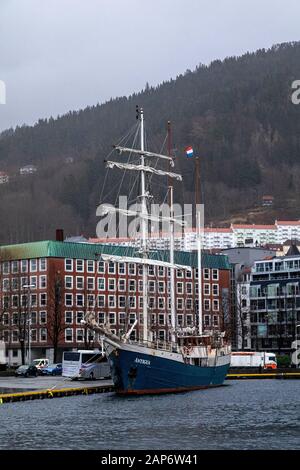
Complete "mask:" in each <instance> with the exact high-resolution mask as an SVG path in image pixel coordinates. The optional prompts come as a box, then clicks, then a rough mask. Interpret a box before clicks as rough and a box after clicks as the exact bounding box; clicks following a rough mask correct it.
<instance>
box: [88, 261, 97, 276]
mask: <svg viewBox="0 0 300 470" xmlns="http://www.w3.org/2000/svg"><path fill="white" fill-rule="evenodd" d="M87 272H88V273H94V272H95V261H93V260H91V259H89V260H87Z"/></svg>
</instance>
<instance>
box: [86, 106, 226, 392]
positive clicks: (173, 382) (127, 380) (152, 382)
mask: <svg viewBox="0 0 300 470" xmlns="http://www.w3.org/2000/svg"><path fill="white" fill-rule="evenodd" d="M138 120H139V134H140V139H139V140H140V148H139V149H135V148H127V147H122V146H116V147H115V150H117V151H118V152H119V154H122V153H124V152H130V154H131V155H132V154H133V155H134V156H135V157H136V158H138V164H133V163H123V162H116V161H107V162H106V165H107V167H109V168H118V169H123V170H126V171H127V170H130V171H137V172H139V174H140V185H139V187H140V194H139V201H140V210H139V211H138V213H137V215H138V217H139V218H140V224H141V235H142V236H141V247H140V250H139V251H138V254H137V255H136V256H131V257H124V256H122V257H121V256H117V255H113V254H102V255H101V258H102V260H103V261H106V262H115V263H137V264H138V265H140V267H141V269H142V281H143V322H142V338H138V339H137V340H136V339H135V340H132V339H131V334H132V332H133V330H134V328H135V327H136V325H137V323H138V321H137V320H135V322H134V323H133V324H132V325H131V327H130V328H129V329H128V331H127V332H125V333H124V334H123V335H122V336H118V335H116V334H114V333H113V332H112V331H111V329H110V327H109V325H106V324H99V323H97V321H96V318H95V315H94V313H93V312H90V313H87V315H86V317H85V323H86V325H87V326H88V327H89V328H90V329H92V330H94V331H98V332H99V333H100V335H101V341H102V344H103V346H104V349H105V353H106V355H107V357H108V360H109V362H110V366H111V374H112V379H113V382H114V385H115V390H116V393H117V394H122V395H141V394H161V393H170V392H183V391H189V390H197V389H202V388H208V387H216V386H220V385H222V384H223V382H224V380H225V377H226V374H227V372H228V368H229V365H230V354H231V350H230V344H229V343H228V341H227V339H226V335H225V332H204V331H203V325H202V266H201V238H200V230H201V229H200V212H199V213H198V217H197V231H198V236H197V244H198V250H197V251H198V258H197V259H198V280H197V282H198V305H197V317H198V321H197V323H196V327H193V328H186V329H183V328H178V325H176V306H175V288H174V284H175V282H174V281H175V270H191V269H192V268H191V266H187V265H181V264H175V263H174V226H175V224H183V221H180V220H178V219H176V218H175V216H174V211H173V185H171V186H170V187H169V189H170V203H171V207H170V217H169V227H170V254H169V260H168V261H165V260H163V261H161V260H160V259H157V257H155V256H152V257H151V256H149V249H148V247H147V233H148V226H149V225H148V224H149V221H151V220H153V216H152V215H151V214H149V212H148V209H147V207H148V205H147V200H149V198H150V194H149V191H148V188H147V187H146V175H147V174H155V175H159V176H165V177H166V176H167V177H168V179H171V178H172V179H173V178H175V179H177V180H182V177H181V175H179V174H178V173H174V172H173V171H164V170H161V169H158V168H157V165H153V164H152V165H151V162H153V159H156V162H160V161H161V160H167V161H168V162H169V165H170V167H171V166H174V160H173V158H172V157H171V156H170V155H163V154H158V153H153V152H150V151H148V150H146V149H145V136H144V113H143V109H138ZM106 210H107V212H109V211H116V212H118V211H120V209H117V208H113V209H112V208H111V207H107V208H106ZM123 212H124V210H123ZM127 212H128V214H129V215H131V216H132V215H133V213H132V211H127ZM158 220H159V221H161V218H158ZM155 221H157V219H155ZM149 266H164V267H165V268H166V269H168V270H169V273H170V300H171V302H170V304H171V305H170V307H171V329H170V335H169V338H168V339H167V341H158V340H155V339H154V338H153V335H152V331H151V328H150V325H149V306H148V268H149Z"/></svg>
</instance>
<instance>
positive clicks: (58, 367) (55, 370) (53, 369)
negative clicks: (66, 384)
mask: <svg viewBox="0 0 300 470" xmlns="http://www.w3.org/2000/svg"><path fill="white" fill-rule="evenodd" d="M41 373H42V375H61V374H62V364H60V363H59V364H50V365H48V366H47V367H44V368H43V369H41Z"/></svg>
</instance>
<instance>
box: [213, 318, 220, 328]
mask: <svg viewBox="0 0 300 470" xmlns="http://www.w3.org/2000/svg"><path fill="white" fill-rule="evenodd" d="M213 322H214V326H219V317H218V315H214V317H213Z"/></svg>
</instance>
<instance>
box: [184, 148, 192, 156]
mask: <svg viewBox="0 0 300 470" xmlns="http://www.w3.org/2000/svg"><path fill="white" fill-rule="evenodd" d="M185 154H186V156H187V157H193V156H194V150H193V147H191V146H189V147H187V148H186V149H185Z"/></svg>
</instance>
